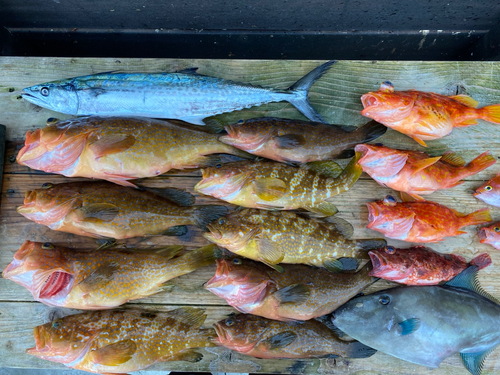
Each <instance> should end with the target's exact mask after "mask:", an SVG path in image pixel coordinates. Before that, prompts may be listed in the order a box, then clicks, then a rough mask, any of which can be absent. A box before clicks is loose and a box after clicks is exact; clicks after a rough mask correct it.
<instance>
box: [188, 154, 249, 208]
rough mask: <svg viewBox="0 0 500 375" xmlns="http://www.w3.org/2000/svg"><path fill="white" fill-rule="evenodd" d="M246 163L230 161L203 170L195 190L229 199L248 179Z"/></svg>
mask: <svg viewBox="0 0 500 375" xmlns="http://www.w3.org/2000/svg"><path fill="white" fill-rule="evenodd" d="M245 165H246V163H238V164H234V163H228V164H225V165H217V166H216V167H209V168H205V169H203V170H202V180H201V181H200V182H198V183H197V184H196V186H195V187H194V190H195V191H196V192H198V193H201V194H205V195H211V196H212V197H215V198H219V199H222V200H229V199H230V196H231V195H233V194H234V195H236V194H237V193H238V192H239V191H240V190H241V189H242V188H243V186H244V185H245V183H246V182H247V181H248V177H249V173H248V172H247V171H246V170H245Z"/></svg>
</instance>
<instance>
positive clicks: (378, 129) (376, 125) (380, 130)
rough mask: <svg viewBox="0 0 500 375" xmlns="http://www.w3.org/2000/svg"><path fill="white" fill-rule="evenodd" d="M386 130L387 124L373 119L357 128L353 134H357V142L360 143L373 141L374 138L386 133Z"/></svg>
mask: <svg viewBox="0 0 500 375" xmlns="http://www.w3.org/2000/svg"><path fill="white" fill-rule="evenodd" d="M386 131H387V126H385V125H383V124H381V123H380V122H377V121H375V120H372V121H370V122H367V123H366V124H364V125H363V126H360V127H359V128H357V129H356V130H355V131H354V132H353V134H352V135H353V136H354V135H355V136H357V137H356V144H359V143H366V142H370V141H373V140H374V139H377V138H378V137H381V136H382V135H384V134H385V132H386Z"/></svg>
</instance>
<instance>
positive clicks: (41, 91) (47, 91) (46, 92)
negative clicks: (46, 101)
mask: <svg viewBox="0 0 500 375" xmlns="http://www.w3.org/2000/svg"><path fill="white" fill-rule="evenodd" d="M49 93H50V91H49V89H48V88H47V87H42V88H41V89H40V94H42V95H43V96H49Z"/></svg>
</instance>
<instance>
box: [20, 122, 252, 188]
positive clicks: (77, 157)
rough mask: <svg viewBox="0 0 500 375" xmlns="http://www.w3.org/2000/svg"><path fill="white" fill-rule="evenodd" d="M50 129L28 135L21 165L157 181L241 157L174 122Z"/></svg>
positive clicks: (50, 125)
mask: <svg viewBox="0 0 500 375" xmlns="http://www.w3.org/2000/svg"><path fill="white" fill-rule="evenodd" d="M47 125H48V126H47V127H45V128H42V129H36V130H34V131H28V132H27V133H26V143H25V145H24V147H23V148H22V149H21V151H19V154H18V155H17V162H18V163H19V164H22V165H26V166H28V167H30V168H33V169H40V170H42V171H45V172H49V173H59V174H62V175H64V176H67V177H76V176H79V177H88V178H99V179H102V180H108V181H111V182H114V183H117V184H120V185H125V186H135V185H134V184H132V183H130V182H128V180H132V179H136V178H144V177H151V176H157V175H160V174H162V173H165V172H167V171H169V170H170V169H184V168H198V167H203V166H207V165H209V164H210V161H211V159H210V158H208V157H206V156H205V155H209V154H214V153H226V154H233V155H240V156H245V155H247V154H245V153H243V152H242V151H240V150H238V149H236V148H233V147H231V146H228V145H225V144H224V143H222V142H219V141H218V140H217V138H218V136H217V135H216V134H208V133H206V132H204V131H201V130H197V129H193V128H188V127H183V126H179V125H177V124H174V123H173V122H168V121H159V120H152V119H145V118H134V117H78V118H73V119H69V120H64V121H58V120H57V119H52V118H51V119H49V120H48V121H47Z"/></svg>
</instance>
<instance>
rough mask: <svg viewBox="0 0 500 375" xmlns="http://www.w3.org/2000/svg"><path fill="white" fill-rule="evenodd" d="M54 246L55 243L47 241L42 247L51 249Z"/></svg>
mask: <svg viewBox="0 0 500 375" xmlns="http://www.w3.org/2000/svg"><path fill="white" fill-rule="evenodd" d="M53 248H54V245H52V244H51V243H50V242H45V243H44V244H43V245H42V249H45V250H49V249H53Z"/></svg>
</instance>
